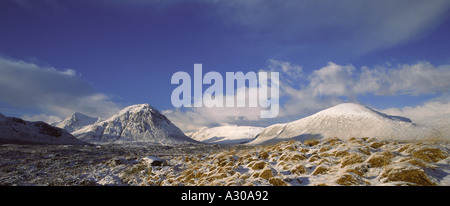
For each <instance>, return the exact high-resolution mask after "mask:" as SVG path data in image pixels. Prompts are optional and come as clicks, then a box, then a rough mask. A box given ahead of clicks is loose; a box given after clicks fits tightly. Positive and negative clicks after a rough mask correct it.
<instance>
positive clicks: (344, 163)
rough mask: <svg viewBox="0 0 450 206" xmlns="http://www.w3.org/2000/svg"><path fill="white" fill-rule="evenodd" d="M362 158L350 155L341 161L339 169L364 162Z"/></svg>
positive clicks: (355, 154)
mask: <svg viewBox="0 0 450 206" xmlns="http://www.w3.org/2000/svg"><path fill="white" fill-rule="evenodd" d="M364 160H365V159H364V157H363V156H362V155H360V154H357V153H351V154H349V155H347V156H345V157H343V158H342V159H341V167H345V166H347V165H352V164H356V163H361V162H364Z"/></svg>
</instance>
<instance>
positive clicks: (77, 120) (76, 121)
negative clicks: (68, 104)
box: [51, 112, 99, 132]
mask: <svg viewBox="0 0 450 206" xmlns="http://www.w3.org/2000/svg"><path fill="white" fill-rule="evenodd" d="M98 120H99V118H94V117H90V116H88V115H85V114H82V113H79V112H74V113H73V114H71V115H69V116H68V117H67V118H65V119H63V120H62V121H60V122H56V123H53V124H51V125H52V126H55V127H59V128H62V129H65V130H66V131H68V132H74V131H75V130H78V129H81V128H83V127H84V126H86V125H90V124H94V123H95V122H97V121H98Z"/></svg>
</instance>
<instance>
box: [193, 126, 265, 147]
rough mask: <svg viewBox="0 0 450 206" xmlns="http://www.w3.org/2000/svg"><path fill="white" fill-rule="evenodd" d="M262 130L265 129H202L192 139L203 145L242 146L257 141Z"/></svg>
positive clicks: (226, 127) (245, 127)
mask: <svg viewBox="0 0 450 206" xmlns="http://www.w3.org/2000/svg"><path fill="white" fill-rule="evenodd" d="M262 130H264V127H251V126H235V125H231V126H220V127H213V128H203V129H200V130H198V131H197V132H195V133H193V134H192V135H191V136H190V137H191V138H192V139H194V140H197V141H199V142H203V143H214V144H242V143H246V142H249V141H251V140H253V139H255V137H256V136H257V135H258V134H259V133H260V132H261V131H262Z"/></svg>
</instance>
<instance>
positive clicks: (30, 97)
mask: <svg viewBox="0 0 450 206" xmlns="http://www.w3.org/2000/svg"><path fill="white" fill-rule="evenodd" d="M0 101H3V102H6V103H9V104H11V105H14V106H16V107H22V108H35V109H39V110H41V112H43V113H45V114H46V115H34V116H25V118H29V119H30V120H37V118H38V117H42V118H43V120H44V119H48V120H56V118H55V117H59V118H64V117H65V116H67V115H69V114H70V113H72V112H75V111H77V112H82V113H85V114H88V115H92V116H99V117H108V116H110V115H112V114H113V113H115V112H117V111H118V110H119V109H120V106H119V105H117V104H116V103H114V102H113V101H112V100H111V99H110V98H109V97H108V96H107V95H105V94H102V93H98V92H96V91H95V90H94V89H93V88H92V86H91V85H90V84H89V83H88V82H86V81H83V80H82V79H81V78H80V75H79V74H77V72H76V71H75V70H72V69H65V70H58V69H56V68H53V67H41V66H38V65H36V64H32V63H28V62H24V61H19V60H12V59H6V58H2V57H0Z"/></svg>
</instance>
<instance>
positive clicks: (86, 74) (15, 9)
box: [0, 0, 450, 131]
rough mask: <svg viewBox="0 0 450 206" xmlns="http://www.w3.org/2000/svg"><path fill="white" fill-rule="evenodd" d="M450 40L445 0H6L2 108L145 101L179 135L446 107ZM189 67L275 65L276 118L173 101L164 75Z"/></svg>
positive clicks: (63, 109) (19, 112)
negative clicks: (337, 107) (324, 113)
mask: <svg viewBox="0 0 450 206" xmlns="http://www.w3.org/2000/svg"><path fill="white" fill-rule="evenodd" d="M448 36H450V2H449V1H439V0H431V1H409V0H408V1H403V0H398V1H391V0H389V1H388V0H386V1H378V0H377V1H356V0H355V1H353V0H347V1H325V0H319V1H269V0H262V1H250V0H248V1H234V0H229V1H206V0H193V1H179V0H173V1H162V0H134V1H121V0H112V1H106V0H104V1H103V0H101V1H87V0H77V1H75V0H72V1H67V0H61V1H57V0H42V1H32V0H6V1H1V2H0V75H1V77H0V86H1V88H0V112H1V113H3V114H5V115H8V116H18V117H23V118H25V119H30V120H45V121H56V120H58V119H61V118H63V117H64V116H66V115H68V114H70V113H72V112H75V111H79V112H83V113H87V114H88V115H92V116H103V117H107V116H109V115H111V114H112V113H114V112H116V111H118V110H120V109H121V108H123V107H125V106H128V105H132V104H138V103H149V104H151V105H152V106H154V107H155V108H157V109H159V110H161V111H164V113H165V114H166V115H167V116H168V117H169V118H170V119H171V120H172V121H173V122H175V123H176V124H177V125H179V126H180V127H181V128H182V129H184V130H185V131H186V130H189V129H195V128H198V127H200V126H213V125H219V124H249V125H261V126H264V125H267V124H270V123H273V122H282V121H288V120H293V119H298V118H301V117H304V116H305V115H309V114H312V113H314V112H317V111H319V110H320V109H324V108H326V107H329V106H333V105H334V104H338V103H340V102H345V101H351V102H359V103H361V104H365V105H368V106H372V107H375V108H377V109H380V110H389V109H390V111H393V110H396V111H398V112H404V111H406V110H405V108H419V107H420V108H423V107H425V106H426V105H429V104H431V103H435V102H439V103H440V104H439V105H441V106H442V107H443V109H444V110H445V109H446V110H445V111H447V110H449V105H450V104H448V103H449V99H450V98H449V95H448V94H449V89H450V84H449V83H447V79H449V78H447V77H450V38H448ZM194 63H202V64H203V71H204V73H205V72H207V71H218V72H220V73H222V74H225V72H237V71H243V72H248V71H259V70H265V71H279V72H282V74H281V81H282V82H283V83H282V85H281V86H282V87H281V88H280V90H281V93H282V102H281V110H282V111H281V112H280V117H279V118H278V119H274V120H271V121H267V120H260V119H257V118H253V117H249V116H246V115H245V114H246V112H245V111H240V112H241V113H238V114H237V115H235V116H226V117H219V116H220V113H223V111H221V110H220V109H219V110H208V111H206V110H201V109H197V110H196V109H192V108H187V109H186V108H182V109H175V108H173V106H172V104H171V102H170V100H171V99H170V97H171V93H172V91H173V89H174V88H175V87H176V85H172V84H170V79H171V76H172V74H173V73H175V72H177V71H186V72H188V73H190V74H193V68H194ZM293 74H297V75H293ZM435 110H436V111H442V108H434V110H433V111H435ZM233 114H235V113H233ZM408 114H409V113H408ZM430 115H431V114H430Z"/></svg>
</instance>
